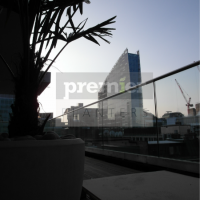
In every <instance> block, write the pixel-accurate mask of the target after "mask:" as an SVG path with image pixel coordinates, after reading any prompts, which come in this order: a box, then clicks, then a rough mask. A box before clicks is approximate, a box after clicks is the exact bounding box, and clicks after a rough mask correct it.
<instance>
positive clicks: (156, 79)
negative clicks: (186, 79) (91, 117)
mask: <svg viewBox="0 0 200 200" xmlns="http://www.w3.org/2000/svg"><path fill="white" fill-rule="evenodd" d="M197 65H200V60H199V61H196V62H194V63H191V64H189V65H186V66H184V67H181V68H179V69H176V70H174V71H171V72H169V73H166V74H163V75H161V76H158V77H156V78H153V79H151V80H149V81H147V82H144V83H141V84H139V85H135V86H133V87H130V88H129V89H128V90H124V91H123V92H120V93H117V94H114V95H111V96H109V97H106V98H103V99H100V100H98V101H95V102H93V103H90V104H88V105H85V106H83V107H80V108H77V109H75V110H73V111H70V112H68V113H65V114H63V115H59V116H57V117H54V118H52V119H49V120H48V121H51V120H53V119H56V118H58V117H61V116H64V115H67V114H70V113H72V112H75V111H78V110H81V109H83V108H86V107H88V106H92V105H94V104H96V103H99V102H102V101H105V100H108V99H110V98H113V97H116V96H118V95H121V94H123V93H126V92H129V91H131V90H134V89H137V88H138V87H141V86H144V85H147V84H150V83H153V82H155V81H158V80H160V79H163V78H166V77H168V76H171V75H174V74H176V73H178V72H182V71H185V70H187V69H190V68H192V67H195V66H197Z"/></svg>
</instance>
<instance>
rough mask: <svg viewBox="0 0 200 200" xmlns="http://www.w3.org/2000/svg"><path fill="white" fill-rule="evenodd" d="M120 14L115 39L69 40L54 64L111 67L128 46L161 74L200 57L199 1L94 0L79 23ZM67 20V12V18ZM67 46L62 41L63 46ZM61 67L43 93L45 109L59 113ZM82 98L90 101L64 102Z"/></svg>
mask: <svg viewBox="0 0 200 200" xmlns="http://www.w3.org/2000/svg"><path fill="white" fill-rule="evenodd" d="M115 15H117V18H116V23H114V24H111V25H110V26H109V27H112V28H116V30H115V31H113V37H112V38H108V40H109V41H110V42H111V44H107V43H105V42H104V41H101V40H99V39H98V41H99V42H100V44H101V46H98V45H96V44H94V43H92V42H90V41H88V40H86V39H84V38H81V39H79V40H77V41H75V42H73V43H71V44H69V46H68V47H67V48H66V49H65V50H64V51H63V52H62V54H61V56H60V57H59V58H58V59H57V61H56V63H55V64H54V66H55V67H56V68H58V69H59V70H60V71H62V72H110V70H111V69H112V67H113V66H114V64H115V62H116V61H117V60H118V58H119V57H120V55H121V54H122V53H123V51H124V50H125V49H126V48H128V50H129V52H130V53H136V51H137V50H139V51H140V62H141V71H142V72H152V73H153V77H157V76H160V75H162V74H165V73H167V72H170V71H173V70H175V69H178V68H180V67H183V66H185V65H188V64H190V63H193V62H194V61H197V60H199V1H198V0H124V1H122V0H109V1H108V0H101V1H100V0H91V4H89V5H88V4H84V14H83V15H80V14H79V13H77V14H76V16H75V18H74V22H75V24H76V25H78V24H79V22H81V21H82V20H84V19H86V18H87V17H88V18H89V19H88V22H87V24H86V28H89V27H91V26H94V25H96V24H98V23H101V22H103V21H105V20H107V19H108V18H111V17H113V16H115ZM65 20H67V17H63V18H62V21H61V23H64V22H65ZM86 28H85V29H86ZM63 45H64V44H63V43H59V44H58V45H57V48H58V49H59V48H61V47H62V46H63ZM56 68H54V67H53V68H52V69H51V70H50V72H51V84H50V85H49V87H48V88H46V90H45V91H44V92H43V93H42V95H41V96H40V97H39V102H40V103H41V104H42V105H43V109H44V110H43V109H42V108H41V112H44V111H45V112H54V117H55V116H57V115H59V114H61V113H59V112H57V113H56V103H57V104H60V102H58V101H56V80H55V79H56V73H57V72H59V71H58V70H57V69H56ZM197 73H198V70H197ZM174 86H175V85H174ZM92 101H95V100H91V101H90V102H92ZM78 102H80V103H82V102H84V101H81V100H78V101H76V100H71V101H66V102H65V103H64V106H65V107H66V108H67V107H70V106H72V105H74V106H75V105H76V104H77V103H78ZM85 103H87V102H85ZM88 103H89V101H88ZM62 107H63V105H62Z"/></svg>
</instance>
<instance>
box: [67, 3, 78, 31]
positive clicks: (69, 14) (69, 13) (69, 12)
mask: <svg viewBox="0 0 200 200" xmlns="http://www.w3.org/2000/svg"><path fill="white" fill-rule="evenodd" d="M67 14H68V17H69V22H70V24H71V26H72V29H73V31H74V33H76V29H75V27H74V23H73V21H72V16H71V7H69V8H68V9H67Z"/></svg>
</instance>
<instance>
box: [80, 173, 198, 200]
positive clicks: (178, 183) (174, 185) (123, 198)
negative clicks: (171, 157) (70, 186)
mask: <svg viewBox="0 0 200 200" xmlns="http://www.w3.org/2000/svg"><path fill="white" fill-rule="evenodd" d="M83 190H84V192H85V193H86V194H87V195H88V196H90V199H98V200H199V178H195V177H190V176H186V175H182V174H177V173H173V172H168V171H156V172H145V173H135V174H128V175H121V176H112V177H106V178H97V179H91V180H84V181H83Z"/></svg>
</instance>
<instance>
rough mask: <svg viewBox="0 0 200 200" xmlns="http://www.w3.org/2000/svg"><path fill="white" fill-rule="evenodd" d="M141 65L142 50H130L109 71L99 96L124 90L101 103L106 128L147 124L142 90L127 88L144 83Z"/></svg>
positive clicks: (102, 123)
mask: <svg viewBox="0 0 200 200" xmlns="http://www.w3.org/2000/svg"><path fill="white" fill-rule="evenodd" d="M141 81H142V80H141V66H140V55H139V51H138V52H137V54H132V53H128V49H126V50H125V51H124V52H123V54H122V55H121V56H120V58H119V59H118V61H117V62H116V64H115V65H114V67H113V68H112V70H111V72H110V73H109V74H108V76H107V78H106V80H105V81H104V84H103V86H102V88H101V89H100V92H99V93H98V99H99V100H100V99H103V98H106V97H109V96H112V95H114V94H117V93H119V92H121V93H122V94H121V95H120V96H117V97H113V98H111V99H108V100H105V101H103V102H102V103H99V110H100V111H102V118H101V116H99V119H98V124H99V126H103V127H116V128H117V127H134V126H142V125H143V124H144V122H143V121H144V118H143V97H142V89H141V88H140V89H136V90H133V91H131V92H128V93H123V92H124V91H125V90H127V89H129V88H130V87H133V86H135V85H138V84H140V83H141Z"/></svg>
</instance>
